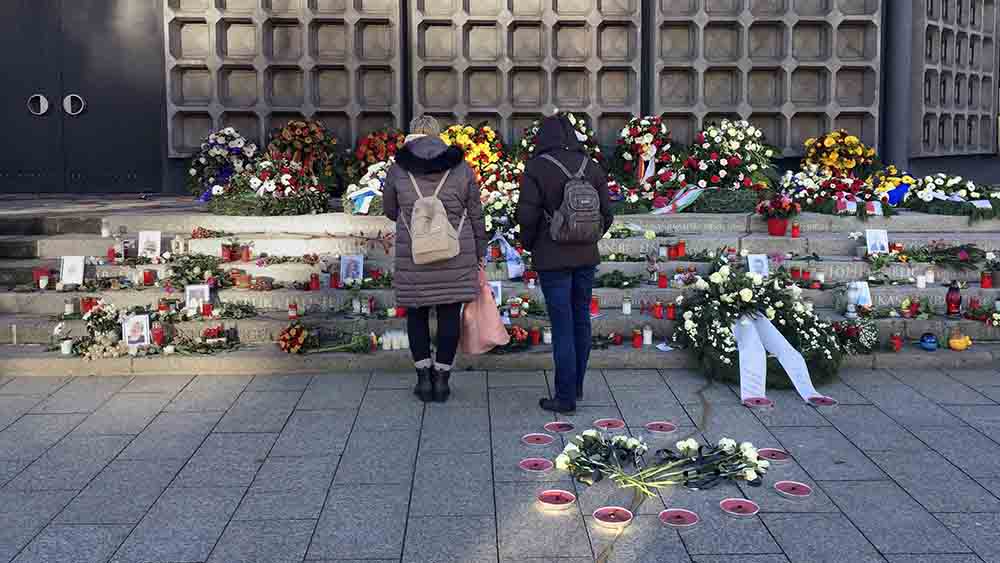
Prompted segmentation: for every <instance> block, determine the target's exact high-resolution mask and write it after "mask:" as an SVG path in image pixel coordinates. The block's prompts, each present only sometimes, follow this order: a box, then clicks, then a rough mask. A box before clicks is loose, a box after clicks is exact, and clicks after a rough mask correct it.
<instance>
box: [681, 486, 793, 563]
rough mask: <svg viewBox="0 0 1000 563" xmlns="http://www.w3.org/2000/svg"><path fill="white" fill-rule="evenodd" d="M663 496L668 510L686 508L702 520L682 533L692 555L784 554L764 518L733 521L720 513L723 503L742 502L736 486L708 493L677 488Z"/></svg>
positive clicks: (733, 519)
mask: <svg viewBox="0 0 1000 563" xmlns="http://www.w3.org/2000/svg"><path fill="white" fill-rule="evenodd" d="M661 494H662V496H663V502H664V503H665V504H666V506H667V507H668V508H686V509H688V510H692V511H694V512H696V513H697V514H698V516H699V517H700V518H701V521H700V522H699V523H698V524H697V525H696V526H693V527H691V528H687V529H681V530H679V532H680V536H681V539H682V540H684V545H685V546H686V547H687V550H688V553H690V554H691V555H697V554H712V555H722V554H738V553H746V554H758V553H781V549H780V548H779V547H778V544H776V543H775V542H774V539H772V537H771V534H769V533H768V531H767V528H765V527H764V524H763V523H762V522H761V520H760V518H758V517H752V518H732V517H730V516H727V515H726V514H725V513H723V512H722V510H721V509H719V502H721V501H722V500H723V499H726V498H734V497H735V498H742V495H741V494H740V490H739V488H738V487H737V486H736V485H733V484H730V483H726V484H723V485H720V486H718V487H716V488H714V489H709V490H705V491H690V490H688V489H684V488H682V487H675V488H671V489H669V490H664V491H661Z"/></svg>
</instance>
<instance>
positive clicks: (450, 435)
mask: <svg viewBox="0 0 1000 563" xmlns="http://www.w3.org/2000/svg"><path fill="white" fill-rule="evenodd" d="M445 404H447V403H445ZM489 450H490V416H489V410H488V409H487V408H486V407H472V408H469V407H449V408H440V409H430V408H429V409H427V411H426V413H425V414H424V420H423V428H422V430H421V432H420V451H421V452H424V451H427V452H451V453H454V454H466V453H478V452H488V451H489Z"/></svg>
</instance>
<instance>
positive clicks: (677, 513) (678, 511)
mask: <svg viewBox="0 0 1000 563" xmlns="http://www.w3.org/2000/svg"><path fill="white" fill-rule="evenodd" d="M659 519H660V522H661V523H662V524H663V525H664V526H670V527H671V528H690V527H691V526H694V525H695V524H697V523H698V521H699V520H701V518H699V517H698V515H697V514H696V513H694V512H691V511H690V510H685V509H683V508H668V509H667V510H663V511H661V512H660V515H659Z"/></svg>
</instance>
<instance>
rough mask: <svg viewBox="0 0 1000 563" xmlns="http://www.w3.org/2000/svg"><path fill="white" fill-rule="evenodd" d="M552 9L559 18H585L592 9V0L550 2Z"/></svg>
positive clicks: (556, 0) (555, 0)
mask: <svg viewBox="0 0 1000 563" xmlns="http://www.w3.org/2000/svg"><path fill="white" fill-rule="evenodd" d="M552 8H553V10H554V11H555V13H556V14H557V15H559V16H586V15H587V14H589V13H590V11H591V10H593V9H594V0H552Z"/></svg>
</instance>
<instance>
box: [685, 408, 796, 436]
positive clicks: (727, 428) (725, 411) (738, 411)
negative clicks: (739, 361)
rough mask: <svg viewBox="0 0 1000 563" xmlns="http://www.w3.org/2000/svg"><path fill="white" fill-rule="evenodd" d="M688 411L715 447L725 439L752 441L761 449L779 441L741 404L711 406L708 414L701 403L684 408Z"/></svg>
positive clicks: (694, 422) (695, 423)
mask: <svg viewBox="0 0 1000 563" xmlns="http://www.w3.org/2000/svg"><path fill="white" fill-rule="evenodd" d="M684 410H685V411H687V413H688V416H689V417H690V419H691V421H692V422H693V424H694V425H695V426H697V427H698V429H699V430H700V431H701V433H702V434H703V435H704V437H705V439H707V440H708V441H710V442H711V443H713V444H714V443H717V442H718V441H719V440H720V439H722V438H732V439H734V440H736V441H737V442H751V443H753V444H756V445H757V446H758V447H763V446H765V445H773V444H774V443H775V442H776V440H775V437H774V436H775V435H774V434H773V433H772V432H771V430H770V429H768V428H767V427H765V426H764V424H763V423H761V422H760V420H758V419H757V417H756V416H754V414H753V412H752V411H751V410H750V409H748V408H747V407H744V406H743V405H741V404H739V402H738V401H734V402H733V403H729V404H717V405H713V404H709V406H708V410H707V411H706V410H705V409H704V406H703V405H702V404H700V403H694V404H687V405H684ZM682 420H683V419H682Z"/></svg>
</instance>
